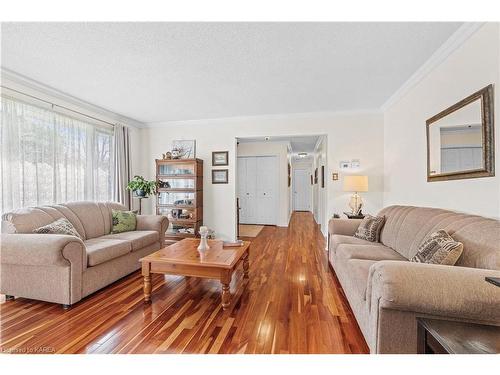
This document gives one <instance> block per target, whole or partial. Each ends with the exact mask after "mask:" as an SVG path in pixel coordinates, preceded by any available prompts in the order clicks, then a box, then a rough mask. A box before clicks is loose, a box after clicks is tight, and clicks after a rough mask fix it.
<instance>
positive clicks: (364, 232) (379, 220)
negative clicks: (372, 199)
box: [354, 215, 385, 242]
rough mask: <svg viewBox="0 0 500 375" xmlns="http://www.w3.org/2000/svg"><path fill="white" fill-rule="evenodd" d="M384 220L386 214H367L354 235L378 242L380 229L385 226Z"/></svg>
mask: <svg viewBox="0 0 500 375" xmlns="http://www.w3.org/2000/svg"><path fill="white" fill-rule="evenodd" d="M384 222H385V217H384V216H371V215H366V216H365V218H364V219H363V221H362V222H361V223H360V224H359V227H358V229H357V230H356V233H354V237H357V238H361V239H362V240H367V241H370V242H378V241H379V238H380V231H381V230H382V227H383V226H384Z"/></svg>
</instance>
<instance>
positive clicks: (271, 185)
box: [255, 156, 279, 225]
mask: <svg viewBox="0 0 500 375" xmlns="http://www.w3.org/2000/svg"><path fill="white" fill-rule="evenodd" d="M255 160H256V163H257V165H256V171H257V176H256V185H257V188H256V192H257V194H256V204H255V207H256V209H257V213H256V216H257V218H256V222H257V223H258V224H268V225H273V224H276V222H277V220H276V218H277V212H278V204H277V203H278V199H277V197H278V187H277V182H278V174H279V172H278V160H277V158H276V157H275V156H258V157H256V158H255Z"/></svg>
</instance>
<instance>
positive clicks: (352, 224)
mask: <svg viewBox="0 0 500 375" xmlns="http://www.w3.org/2000/svg"><path fill="white" fill-rule="evenodd" d="M362 221H363V219H330V221H329V222H328V233H329V234H330V235H332V234H341V235H344V236H354V233H356V230H357V229H358V227H359V224H360V223H361V222H362Z"/></svg>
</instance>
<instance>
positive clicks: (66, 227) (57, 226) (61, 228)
mask: <svg viewBox="0 0 500 375" xmlns="http://www.w3.org/2000/svg"><path fill="white" fill-rule="evenodd" d="M33 233H40V234H67V235H69V236H76V237H78V238H80V239H82V240H83V238H82V237H81V236H80V234H79V233H78V231H77V230H76V229H75V227H74V226H73V224H71V222H70V221H69V220H68V219H66V218H64V217H62V218H60V219H57V220H56V221H54V222H52V223H50V224H47V225H44V226H43V227H40V228H36V229H34V230H33Z"/></svg>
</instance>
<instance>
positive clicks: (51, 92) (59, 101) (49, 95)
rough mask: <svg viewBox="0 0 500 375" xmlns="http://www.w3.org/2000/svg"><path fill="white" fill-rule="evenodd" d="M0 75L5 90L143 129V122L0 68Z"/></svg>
mask: <svg viewBox="0 0 500 375" xmlns="http://www.w3.org/2000/svg"><path fill="white" fill-rule="evenodd" d="M0 73H1V82H2V86H3V85H5V87H7V88H11V89H14V90H17V91H20V92H21V93H25V94H28V95H32V96H35V97H39V96H43V97H42V98H40V99H42V100H46V101H50V102H52V103H54V104H55V105H60V106H62V107H66V108H68V109H73V110H75V111H78V112H88V115H89V116H93V117H101V118H102V120H105V121H108V122H111V123H121V124H124V125H128V126H132V127H135V128H144V127H145V124H144V123H143V122H140V121H137V120H135V119H133V118H130V117H127V116H123V115H120V114H118V113H115V112H112V111H110V110H107V109H105V108H102V107H99V106H97V105H94V104H92V103H89V102H86V101H84V100H81V99H78V98H76V97H74V96H72V95H69V94H66V93H64V92H62V91H59V90H57V89H55V88H53V87H50V86H47V85H45V84H43V83H40V82H38V81H35V80H33V79H31V78H28V77H26V76H23V75H21V74H19V73H16V72H14V71H12V70H9V69H6V68H4V67H1V68H0Z"/></svg>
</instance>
